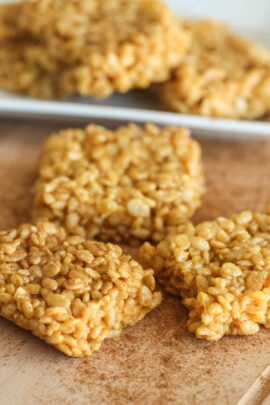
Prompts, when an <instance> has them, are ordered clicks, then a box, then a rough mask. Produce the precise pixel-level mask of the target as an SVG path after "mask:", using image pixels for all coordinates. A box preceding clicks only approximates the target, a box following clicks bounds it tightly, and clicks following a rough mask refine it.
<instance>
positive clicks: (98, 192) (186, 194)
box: [34, 124, 204, 244]
mask: <svg viewBox="0 0 270 405" xmlns="http://www.w3.org/2000/svg"><path fill="white" fill-rule="evenodd" d="M203 185H204V182H203V173H202V162H201V150H200V146H199V144H198V143H197V142H196V141H194V140H193V139H191V137H190V135H189V132H188V130H186V129H183V128H176V127H167V128H163V129H161V128H158V127H156V126H155V125H152V124H148V125H146V126H145V127H144V128H142V127H139V126H137V125H135V124H129V125H128V126H126V127H120V128H118V129H116V130H115V131H112V130H109V129H106V128H104V127H100V126H96V125H89V126H88V127H86V128H85V129H67V130H63V131H61V132H59V133H56V134H53V135H52V136H51V137H49V138H48V140H47V141H46V142H45V145H44V147H43V150H42V153H41V157H40V160H39V165H38V181H37V184H36V195H35V213H34V217H35V219H37V218H38V219H46V220H50V221H53V222H55V223H57V224H59V225H63V226H65V228H66V229H67V231H68V232H69V233H70V234H78V235H81V236H85V237H87V238H90V239H91V238H98V239H100V240H103V241H116V242H120V241H121V242H127V243H131V244H136V243H138V241H143V240H148V239H151V240H152V241H154V242H157V241H160V240H161V239H162V238H163V237H164V236H165V235H166V233H167V232H168V230H169V229H171V228H173V227H176V226H178V225H179V224H181V223H182V222H183V221H185V220H186V219H187V218H188V217H190V216H191V215H192V214H193V212H194V210H195V209H196V208H197V207H198V206H199V205H200V196H201V194H202V191H203Z"/></svg>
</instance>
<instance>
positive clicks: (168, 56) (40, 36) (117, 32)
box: [0, 0, 190, 98]
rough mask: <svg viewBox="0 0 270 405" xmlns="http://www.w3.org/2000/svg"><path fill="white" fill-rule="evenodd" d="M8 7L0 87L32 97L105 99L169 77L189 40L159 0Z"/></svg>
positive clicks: (1, 18)
mask: <svg viewBox="0 0 270 405" xmlns="http://www.w3.org/2000/svg"><path fill="white" fill-rule="evenodd" d="M7 7H10V6H7V5H2V6H1V7H0V87H2V88H4V89H7V90H10V91H14V92H21V93H25V94H28V95H30V96H35V97H42V98H54V97H64V96H67V95H71V94H75V93H76V94H81V95H91V96H95V97H107V96H109V95H110V94H112V93H113V92H114V91H118V92H121V93H125V92H127V91H128V90H130V89H132V88H146V87H149V85H150V84H151V83H153V82H161V81H165V80H167V79H168V78H169V75H170V69H171V68H173V67H176V66H177V65H178V64H179V62H180V61H181V59H182V57H183V55H184V54H185V53H186V51H187V49H188V47H189V44H190V36H189V34H187V32H186V31H185V30H184V29H183V28H182V27H181V24H180V25H179V24H178V21H177V19H176V18H175V17H174V16H173V15H172V14H171V13H170V11H169V10H168V8H167V6H166V5H165V4H163V3H161V2H160V1H156V0H133V1H130V0H117V1H116V0H102V1H100V0H69V1H66V0H25V1H23V2H21V3H19V4H16V5H13V7H14V9H13V11H10V9H9V8H7ZM15 7H17V11H16V9H15ZM7 15H8V20H9V21H8V22H9V23H8V24H7V23H6V22H7ZM11 26H12V27H13V28H12V30H11V29H10V28H7V27H11ZM1 27H4V29H3V28H2V29H1ZM1 32H2V35H1ZM14 32H15V35H14ZM8 33H10V35H8ZM1 38H2V41H1Z"/></svg>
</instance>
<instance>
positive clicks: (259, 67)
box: [158, 21, 270, 119]
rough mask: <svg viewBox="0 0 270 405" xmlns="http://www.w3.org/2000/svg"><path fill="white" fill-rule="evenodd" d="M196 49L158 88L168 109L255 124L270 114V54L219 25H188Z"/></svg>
mask: <svg viewBox="0 0 270 405" xmlns="http://www.w3.org/2000/svg"><path fill="white" fill-rule="evenodd" d="M185 27H186V29H187V30H188V31H189V32H190V34H191V36H192V40H191V43H192V46H191V48H190V51H189V53H188V55H187V57H186V58H185V59H184V61H183V63H181V64H180V66H179V67H177V68H176V69H175V70H173V72H172V76H171V79H170V80H169V81H168V82H167V83H165V84H162V85H160V86H159V87H158V93H159V95H160V100H161V102H162V103H163V105H164V106H165V107H166V108H169V109H172V110H174V111H178V112H181V113H186V114H190V113H191V114H199V115H206V116H214V117H225V118H244V119H254V118H257V117H261V116H263V115H265V114H267V113H269V111H270V98H269V94H270V51H269V50H268V49H266V48H263V47H262V46H259V45H258V44H255V43H252V42H250V41H248V40H245V39H243V38H241V37H238V36H237V35H234V34H233V33H231V32H230V31H229V29H228V27H227V26H225V25H223V24H221V23H217V22H214V21H190V22H186V23H185Z"/></svg>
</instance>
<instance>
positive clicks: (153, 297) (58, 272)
mask: <svg viewBox="0 0 270 405" xmlns="http://www.w3.org/2000/svg"><path fill="white" fill-rule="evenodd" d="M160 302H161V293H159V292H155V279H154V277H153V271H152V270H144V269H143V268H142V267H141V266H140V265H139V264H138V263H137V262H136V261H135V260H133V259H132V258H131V257H130V256H127V255H125V254H123V252H122V249H121V248H120V247H119V246H116V245H112V244H104V243H101V242H95V241H86V240H85V239H83V238H82V237H80V236H69V237H67V235H66V232H65V230H64V229H63V228H57V227H56V226H55V225H54V224H52V223H49V222H39V223H38V224H37V225H36V226H34V225H30V224H25V225H21V226H20V227H19V228H18V229H13V230H10V231H2V232H0V315H1V316H3V317H5V318H7V319H9V320H10V321H12V322H14V323H15V324H16V325H18V326H20V327H22V328H24V329H28V330H30V331H31V332H32V333H33V334H34V335H36V336H38V337H40V338H41V339H43V340H45V341H46V342H47V343H49V344H51V345H53V346H54V347H55V348H56V349H58V350H60V351H61V352H63V353H65V354H67V355H68V356H73V357H81V356H88V355H90V354H91V353H93V352H94V351H96V350H98V349H99V347H100V345H101V343H102V342H103V340H104V339H106V338H108V337H114V336H118V335H119V334H120V333H121V330H122V329H123V328H124V327H126V326H129V325H134V324H135V323H136V322H138V321H139V320H141V319H142V318H143V317H144V316H145V315H146V314H147V313H148V312H149V311H150V310H152V309H153V308H155V307H156V306H157V305H158V304H159V303H160Z"/></svg>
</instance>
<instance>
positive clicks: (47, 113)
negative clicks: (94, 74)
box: [0, 0, 270, 139]
mask: <svg viewBox="0 0 270 405" xmlns="http://www.w3.org/2000/svg"><path fill="white" fill-rule="evenodd" d="M131 1H132V0H131ZM4 2H7V1H5V0H0V3H4ZM168 3H169V4H170V6H171V7H172V8H173V10H174V11H175V12H176V13H178V14H179V15H183V16H188V17H195V18H200V17H203V18H206V17H208V18H209V17H211V18H219V19H222V20H224V21H226V22H229V23H230V24H232V26H233V27H234V28H235V29H236V30H237V31H239V32H242V33H243V34H244V35H247V36H248V37H250V38H251V39H255V40H259V41H261V42H262V43H265V44H266V45H269V46H270V42H269V41H270V26H269V21H270V1H269V0H249V1H248V2H247V0H219V1H216V0H204V1H203V2H202V1H200V0H181V2H180V1H179V0H168ZM239 27H241V28H240V29H239ZM269 96H270V95H269ZM0 116H2V117H14V118H31V119H46V120H48V119H49V120H53V121H57V120H65V121H70V122H72V121H73V122H77V121H81V122H82V121H97V122H101V123H104V124H106V123H110V124H111V125H112V124H115V125H116V124H118V123H121V122H122V123H123V122H128V121H135V122H139V123H140V122H141V123H143V122H154V123H157V124H161V125H168V124H170V125H180V126H181V125H183V126H187V127H189V128H190V129H191V131H192V133H193V134H194V135H197V136H206V137H209V138H224V137H226V138H227V139H228V138H233V139H236V138H237V139H239V138H243V139H247V138H248V139H254V138H262V137H265V138H266V137H267V138H268V137H269V138H270V123H267V122H263V121H253V122H248V121H236V120H226V119H213V118H205V117H199V116H191V115H184V114H177V113H169V112H163V111H158V110H156V106H155V103H154V102H153V100H152V99H151V96H150V95H148V94H147V93H143V92H141V91H135V92H130V93H128V94H126V95H114V96H112V97H110V98H108V99H105V100H102V101H97V100H93V99H88V98H76V99H72V100H71V101H65V102H63V101H40V100H33V99H26V98H23V97H19V96H14V95H10V94H7V93H4V92H0Z"/></svg>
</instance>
